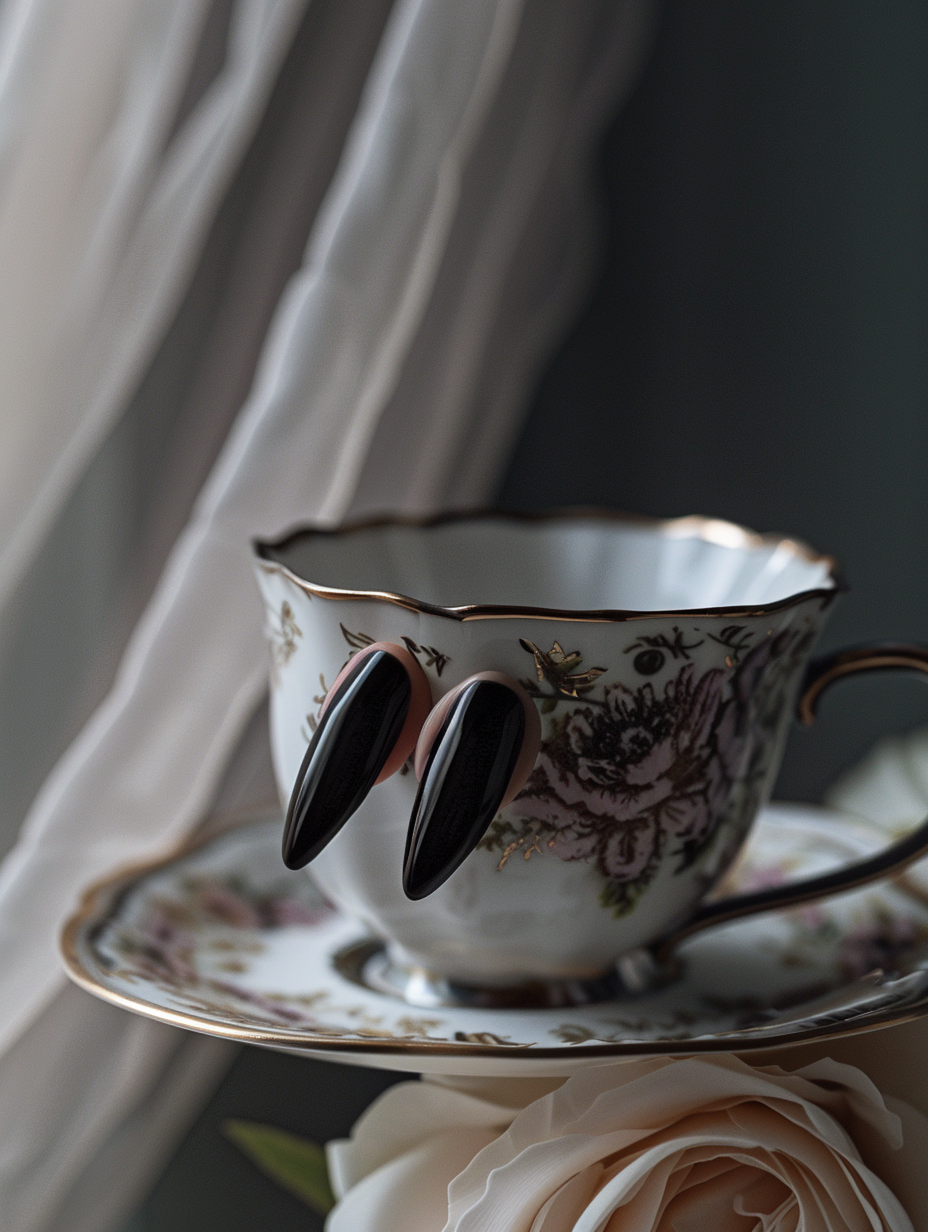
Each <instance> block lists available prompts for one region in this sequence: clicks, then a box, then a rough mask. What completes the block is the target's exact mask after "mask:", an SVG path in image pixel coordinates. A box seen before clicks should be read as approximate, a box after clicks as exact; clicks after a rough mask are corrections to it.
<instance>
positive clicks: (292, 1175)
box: [222, 1121, 335, 1215]
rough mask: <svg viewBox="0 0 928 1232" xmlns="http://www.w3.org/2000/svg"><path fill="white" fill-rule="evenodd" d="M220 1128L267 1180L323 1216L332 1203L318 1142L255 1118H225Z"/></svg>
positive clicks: (322, 1155)
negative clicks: (232, 1119)
mask: <svg viewBox="0 0 928 1232" xmlns="http://www.w3.org/2000/svg"><path fill="white" fill-rule="evenodd" d="M222 1130H223V1133H224V1134H225V1136H226V1137H227V1138H229V1139H230V1140H231V1141H232V1142H234V1143H235V1145H236V1146H237V1147H239V1148H240V1149H241V1150H242V1151H244V1153H245V1154H246V1155H247V1156H248V1158H249V1159H250V1160H251V1161H252V1163H254V1164H257V1166H258V1167H259V1168H260V1169H261V1171H262V1172H264V1173H266V1174H267V1175H268V1176H269V1177H270V1178H271V1180H273V1181H276V1182H277V1184H278V1185H281V1186H282V1187H283V1188H284V1189H288V1190H289V1191H290V1193H292V1194H295V1195H296V1197H297V1198H299V1199H300V1200H301V1201H302V1202H305V1203H306V1205H307V1206H309V1207H311V1208H312V1209H313V1210H314V1211H316V1212H317V1213H318V1214H320V1215H327V1214H328V1213H329V1211H330V1210H331V1209H332V1207H333V1206H334V1205H335V1198H334V1196H333V1194H332V1190H331V1188H330V1186H329V1173H328V1169H327V1168H326V1166H325V1153H324V1151H323V1149H322V1147H321V1146H319V1145H318V1143H316V1142H311V1141H310V1140H309V1139H308V1138H299V1137H297V1135H296V1134H288V1133H287V1132H286V1130H283V1129H276V1128H275V1127H274V1126H273V1125H259V1124H258V1123H257V1122H255V1121H226V1122H225V1123H224V1124H223V1127H222Z"/></svg>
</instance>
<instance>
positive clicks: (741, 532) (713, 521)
mask: <svg viewBox="0 0 928 1232" xmlns="http://www.w3.org/2000/svg"><path fill="white" fill-rule="evenodd" d="M481 521H485V522H490V521H495V522H515V523H517V524H518V523H523V524H524V525H526V526H530V525H533V524H535V525H537V524H540V523H545V522H550V523H553V522H567V521H577V522H582V521H585V522H597V521H599V522H603V523H607V524H613V525H624V526H629V527H635V526H637V527H641V528H642V529H646V530H651V531H654V532H656V533H658V534H660V535H662V536H666V537H667V538H673V539H698V540H701V541H702V542H703V543H711V544H714V545H715V546H717V547H727V548H763V547H771V548H779V549H782V550H783V551H785V552H789V553H791V554H792V555H793V556H795V557H796V559H798V560H802V561H804V562H805V563H806V564H810V565H823V566H825V567H826V569H827V571H828V580H829V582H830V585H828V586H821V587H813V588H812V589H810V590H802V591H797V593H796V594H793V595H789V596H788V597H787V598H785V599H779V600H776V601H775V602H773V603H759V604H753V605H750V606H748V607H745V606H739V605H737V604H735V605H731V606H721V607H698V608H691V607H688V608H666V609H662V610H660V611H658V610H653V611H652V610H650V609H642V610H635V609H632V608H603V609H599V610H588V611H584V610H582V609H573V608H548V607H534V606H531V605H526V606H520V605H518V604H494V603H465V604H461V605H460V606H457V607H446V606H443V605H441V604H436V603H427V602H425V601H423V600H421V599H415V598H413V597H412V596H411V595H404V594H399V593H397V592H396V591H390V590H351V589H348V588H344V587H340V586H323V585H321V584H319V583H318V582H312V581H309V580H307V579H306V578H301V577H300V576H299V574H297V573H295V572H294V571H293V570H292V569H290V568H289V567H288V566H287V565H285V564H283V563H282V562H281V561H280V560H277V559H274V557H275V555H276V554H277V553H284V552H286V551H288V550H289V549H291V548H292V547H293V546H294V544H296V543H297V542H298V541H299V540H306V539H312V538H323V539H339V538H346V537H349V536H353V535H356V534H358V533H359V532H363V531H371V530H388V529H391V528H397V529H406V530H430V529H432V528H433V527H440V526H450V525H453V524H455V523H459V522H481ZM254 549H255V552H256V554H257V556H258V557H259V559H260V561H261V566H260V567H261V568H262V569H267V570H269V571H271V572H274V573H281V574H283V575H284V576H285V577H287V578H288V579H289V580H290V581H291V582H292V583H293V584H294V585H295V586H298V587H299V588H300V589H301V590H304V591H306V592H307V594H310V595H316V596H317V597H318V598H320V599H336V600H338V599H379V600H381V601H382V602H386V603H394V604H396V605H397V607H402V608H406V609H407V610H409V611H411V612H423V613H427V614H428V615H430V616H445V617H447V618H448V619H449V620H460V621H463V620H486V619H495V620H505V619H506V618H507V617H511V618H513V619H516V618H522V619H525V618H528V619H532V618H536V619H539V620H564V621H589V622H593V623H612V622H615V623H619V622H623V621H629V620H643V619H647V618H648V617H653V618H654V619H662V618H667V617H670V618H672V617H674V616H692V617H699V616H732V617H738V616H763V615H766V614H767V613H770V612H779V611H782V610H783V609H784V608H788V607H793V606H795V605H797V604H799V603H804V602H805V601H806V600H807V599H813V598H821V599H822V600H823V601H826V602H828V601H830V600H832V599H834V598H835V597H836V596H837V595H839V594H841V593H842V591H844V590H846V589H847V583H846V582H845V580H844V578H843V575H842V574H841V571H840V569H839V568H838V562H837V561H836V560H835V558H834V557H833V556H828V555H825V554H824V553H821V552H816V551H815V549H814V548H812V547H810V546H809V545H808V544H806V543H803V542H802V540H800V539H795V538H792V537H789V536H783V535H771V534H760V533H759V532H757V531H753V530H748V529H747V527H744V526H739V525H738V524H737V523H735V522H727V521H725V519H724V518H707V517H702V516H700V515H698V514H689V515H687V516H685V517H680V518H650V517H647V516H646V515H644V514H633V513H624V512H622V511H620V510H614V509H607V508H600V507H599V506H591V507H589V508H587V507H584V506H576V505H571V506H566V507H565V508H563V509H551V510H546V511H545V512H543V513H526V512H521V511H517V510H512V509H458V510H454V511H452V512H449V513H439V514H433V515H432V516H430V517H422V518H414V517H408V518H406V517H379V518H363V519H358V520H356V521H354V522H346V523H344V524H343V525H342V526H335V527H332V526H304V527H297V528H295V529H293V530H289V531H286V532H284V534H282V535H280V536H278V537H277V538H275V539H256V540H255V541H254Z"/></svg>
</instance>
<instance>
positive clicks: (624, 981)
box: [332, 938, 679, 1009]
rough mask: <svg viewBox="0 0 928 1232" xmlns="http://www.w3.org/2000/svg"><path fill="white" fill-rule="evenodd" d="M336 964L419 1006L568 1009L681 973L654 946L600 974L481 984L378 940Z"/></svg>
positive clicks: (634, 992)
mask: <svg viewBox="0 0 928 1232" xmlns="http://www.w3.org/2000/svg"><path fill="white" fill-rule="evenodd" d="M332 963H333V965H334V967H335V969H336V970H337V971H338V972H339V973H340V974H341V975H342V976H344V977H345V979H348V980H351V982H352V983H353V984H360V985H361V986H362V987H363V988H369V989H371V990H372V991H373V992H379V993H385V994H386V995H387V996H390V997H396V998H397V999H398V1000H400V1001H404V1002H405V1003H406V1004H407V1005H412V1006H415V1007H416V1008H417V1009H436V1008H437V1007H438V1006H459V1007H462V1008H479V1009H563V1008H567V1007H570V1006H576V1005H592V1004H595V1003H596V1002H600V1001H615V1000H619V999H621V998H627V997H634V996H640V995H641V994H642V993H645V992H652V991H653V990H654V989H655V988H659V987H661V986H663V985H664V984H668V983H670V982H671V980H673V979H675V978H676V977H677V975H678V974H679V970H678V966H677V965H676V964H664V965H661V964H659V963H658V962H657V961H656V960H655V958H654V956H653V955H652V954H651V952H650V950H644V949H641V950H634V951H633V952H632V953H630V954H626V955H624V956H623V957H622V958H620V959H619V961H618V962H617V963H616V965H615V966H614V967H613V968H611V969H610V970H608V971H604V972H602V973H601V974H600V975H595V976H590V977H586V978H576V979H530V980H525V981H524V982H522V983H519V984H508V985H501V986H493V985H490V986H479V985H474V984H463V983H458V982H457V981H454V980H449V979H447V978H446V977H445V976H443V975H439V974H438V973H437V972H434V971H430V970H428V968H427V967H420V966H414V965H412V964H406V963H401V962H397V961H395V960H394V959H393V958H391V957H390V954H389V953H388V951H387V947H386V945H385V944H384V942H382V941H378V940H376V939H373V938H367V939H365V940H363V941H358V942H355V943H354V944H353V945H349V946H345V948H344V949H341V950H339V951H338V952H337V953H336V954H334V955H333V956H332Z"/></svg>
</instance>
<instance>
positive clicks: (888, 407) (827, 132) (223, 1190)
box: [123, 0, 928, 1232]
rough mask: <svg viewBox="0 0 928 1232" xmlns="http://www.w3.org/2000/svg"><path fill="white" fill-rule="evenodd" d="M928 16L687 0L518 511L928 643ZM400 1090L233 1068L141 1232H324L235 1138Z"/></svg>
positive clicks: (610, 178)
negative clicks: (589, 516)
mask: <svg viewBox="0 0 928 1232" xmlns="http://www.w3.org/2000/svg"><path fill="white" fill-rule="evenodd" d="M926 138H928V6H926V5H925V4H924V3H923V0H870V2H868V3H864V2H860V0H858V2H854V0H813V2H812V3H809V0H804V2H800V0H767V2H761V0H754V2H753V3H751V4H745V3H744V0H725V2H722V0H669V2H668V3H667V5H666V7H665V10H664V15H663V19H662V22H661V25H660V28H659V31H658V35H657V41H656V45H655V48H654V53H653V56H652V58H651V61H650V63H649V66H648V68H647V69H646V71H645V73H644V76H643V78H642V80H641V83H640V85H639V88H638V89H637V91H636V93H635V95H634V97H633V98H632V100H631V103H630V105H629V106H628V107H627V108H626V110H625V111H624V112H623V114H622V115H621V116H620V117H619V119H618V120H617V122H616V123H615V124H614V126H613V127H612V129H611V131H610V132H609V134H608V136H607V139H606V141H605V144H604V147H603V160H602V175H603V183H604V189H605V199H606V201H607V202H608V214H607V217H606V219H605V222H606V237H607V238H606V243H605V249H604V253H603V273H602V278H601V281H600V283H599V285H598V287H597V289H596V291H595V294H594V295H593V297H592V299H591V301H590V303H589V305H588V307H587V309H586V310H585V311H584V313H583V314H582V316H581V318H580V319H579V321H578V322H577V324H576V327H575V328H574V330H573V332H572V333H571V335H570V337H569V338H568V339H567V340H566V342H565V344H564V346H563V347H562V349H561V350H560V352H559V354H557V355H556V356H555V357H554V358H553V360H552V362H551V364H550V366H549V368H548V371H547V372H546V373H545V374H544V377H543V379H542V380H541V382H540V384H539V388H538V391H537V395H536V396H535V398H534V401H533V406H532V410H531V413H530V415H529V418H528V420H527V423H526V427H525V431H524V433H523V436H522V439H521V440H520V442H519V445H518V448H517V449H516V451H515V454H514V457H513V459H512V463H511V465H510V467H509V471H508V474H507V475H506V478H505V481H504V483H503V484H502V488H501V493H500V499H501V501H502V502H503V503H505V504H508V505H512V506H516V507H522V508H537V507H540V506H550V505H552V504H566V503H588V502H592V503H600V504H608V505H614V506H618V507H620V508H625V509H630V510H637V511H642V512H647V513H653V514H658V515H662V516H667V515H676V514H685V513H694V512H698V513H707V514H713V515H717V516H722V517H729V518H732V519H734V520H736V521H740V522H744V523H746V524H748V525H750V526H753V527H755V528H756V529H759V530H781V531H786V532H789V533H791V534H794V535H798V536H800V537H803V538H805V539H807V540H809V541H810V542H811V543H813V544H814V545H815V546H816V547H818V548H820V549H822V550H824V551H828V552H832V553H834V554H835V555H837V556H838V557H839V559H840V560H841V562H842V564H843V565H844V567H845V571H846V573H847V575H848V576H849V578H850V580H851V582H852V584H853V590H852V592H851V594H850V595H849V596H847V597H846V598H845V599H844V600H843V601H842V603H841V605H840V606H839V608H838V610H837V612H836V613H835V615H834V617H833V618H832V622H831V626H830V629H829V633H828V640H827V644H828V645H838V644H842V643H845V642H849V641H859V640H863V639H866V638H869V637H893V638H897V639H903V638H908V639H916V640H924V641H928V570H926V568H925V544H926V541H928V535H926V531H928V484H926V482H925V477H924V471H925V464H926V456H928V450H926V445H928V416H926V415H925V413H924V408H925V404H926V400H928V345H926V344H928V227H926V222H928V214H926V206H928V140H926ZM821 719H822V721H821V724H820V727H821V730H816V731H814V732H811V733H800V734H799V735H798V736H797V738H796V739H795V740H793V742H792V744H791V747H790V749H789V751H788V760H787V764H786V767H785V769H784V772H783V775H782V777H781V782H780V785H779V790H778V794H780V795H781V796H786V797H794V798H796V797H804V798H809V799H814V798H816V797H817V795H818V794H820V792H821V791H822V790H823V789H824V788H825V787H826V786H827V784H828V783H829V782H830V781H831V780H832V779H833V778H834V776H835V774H836V773H837V772H838V771H839V770H840V769H841V768H842V767H843V766H845V765H847V764H849V763H850V762H852V761H853V760H855V759H856V758H857V757H858V756H859V755H860V754H861V753H862V752H863V751H864V750H865V749H866V748H867V747H868V746H869V745H870V744H871V743H872V741H873V740H874V738H875V737H876V736H877V735H878V734H879V733H881V732H884V731H889V730H904V729H905V728H907V727H910V726H912V725H913V724H916V723H919V722H923V721H925V720H928V695H922V694H921V693H920V692H919V691H918V690H917V689H915V687H914V686H913V685H910V684H907V683H905V682H903V683H901V684H897V683H891V682H878V683H873V684H863V683H861V684H855V685H853V686H851V685H849V686H847V687H846V688H845V690H844V691H842V692H840V693H836V694H835V695H834V696H833V697H832V698H831V699H830V700H829V701H827V702H826V703H825V705H824V706H823V708H822V716H821ZM388 1081H390V1078H389V1076H388V1075H385V1074H377V1073H373V1072H364V1071H352V1070H348V1069H346V1068H344V1067H341V1066H338V1067H336V1066H326V1065H323V1064H321V1063H311V1062H305V1061H300V1060H297V1059H294V1058H289V1057H282V1056H274V1055H272V1054H269V1053H263V1052H259V1051H257V1050H246V1051H245V1052H243V1053H242V1054H241V1056H240V1058H239V1060H238V1062H237V1063H236V1065H235V1068H234V1069H233V1071H232V1073H231V1074H230V1077H229V1079H228V1080H227V1081H226V1083H225V1084H224V1086H223V1087H222V1088H220V1090H219V1092H218V1093H217V1095H216V1097H215V1099H214V1100H213V1102H212V1104H211V1105H210V1107H209V1108H208V1109H207V1110H206V1112H205V1113H204V1115H203V1117H201V1119H200V1121H199V1122H198V1124H197V1125H196V1126H195V1127H194V1129H193V1130H192V1131H191V1133H190V1135H189V1136H188V1138H187V1140H186V1141H185V1143H184V1144H183V1145H182V1147H181V1149H180V1150H179V1151H178V1153H177V1155H176V1157H175V1159H174V1161H173V1162H172V1164H171V1165H170V1166H169V1167H168V1169H167V1171H166V1173H165V1174H164V1176H163V1177H162V1179H161V1181H160V1182H159V1184H158V1185H157V1186H156V1188H155V1190H154V1192H153V1193H152V1195H151V1196H150V1197H149V1199H148V1200H147V1201H146V1202H145V1203H144V1205H143V1207H142V1208H141V1209H140V1211H139V1212H137V1214H136V1215H135V1216H134V1217H133V1220H132V1221H131V1223H130V1224H128V1225H126V1228H125V1229H124V1230H123V1232H259V1230H260V1232H263V1229H265V1228H269V1227H273V1228H275V1229H276V1232H289V1230H290V1229H293V1232H297V1229H300V1230H301V1232H308V1230H311V1229H313V1228H315V1227H320V1226H321V1223H320V1222H319V1221H314V1219H313V1217H312V1216H311V1215H309V1213H308V1212H306V1211H305V1210H304V1209H303V1208H301V1207H300V1206H299V1204H298V1203H297V1202H296V1201H295V1200H293V1199H290V1198H289V1197H287V1196H286V1195H285V1194H282V1193H280V1191H278V1190H277V1189H275V1187H274V1186H273V1185H271V1183H270V1182H266V1181H264V1180H263V1178H261V1177H260V1176H259V1175H258V1174H257V1173H256V1172H254V1170H253V1169H251V1167H250V1165H249V1164H248V1163H247V1162H245V1161H244V1160H243V1159H242V1158H241V1157H240V1156H238V1155H237V1154H236V1152H235V1151H234V1149H233V1148H232V1147H231V1146H229V1145H227V1144H226V1143H225V1142H224V1141H223V1140H222V1139H221V1138H220V1136H219V1132H218V1125H219V1122H220V1121H221V1119H222V1118H223V1117H225V1116H240V1117H246V1118H249V1117H250V1118H253V1119H259V1120H267V1121H271V1122H274V1123H276V1124H279V1125H282V1126H284V1127H286V1128H289V1129H291V1130H294V1131H297V1132H302V1133H305V1134H306V1135H307V1136H310V1137H315V1138H317V1139H319V1140H320V1141H321V1140H324V1139H325V1138H327V1137H330V1136H337V1135H341V1134H344V1133H345V1132H346V1131H347V1129H348V1127H349V1125H350V1124H351V1121H352V1120H353V1119H354V1118H355V1116H356V1115H357V1114H358V1113H359V1112H360V1111H361V1109H362V1108H363V1107H364V1106H365V1105H366V1103H367V1102H368V1101H369V1099H370V1098H371V1097H372V1096H373V1094H374V1092H375V1091H376V1090H379V1089H380V1088H381V1087H382V1086H383V1085H384V1084H385V1083H387V1082H388Z"/></svg>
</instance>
